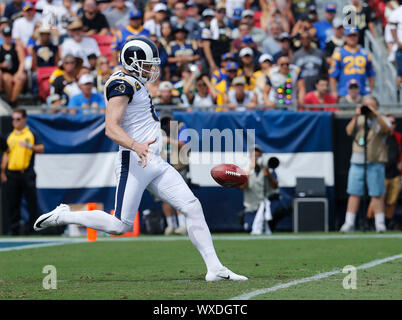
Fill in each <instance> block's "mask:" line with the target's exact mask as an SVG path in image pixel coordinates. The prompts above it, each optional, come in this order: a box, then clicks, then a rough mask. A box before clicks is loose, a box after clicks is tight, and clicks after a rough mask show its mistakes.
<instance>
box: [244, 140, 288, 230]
mask: <svg viewBox="0 0 402 320" xmlns="http://www.w3.org/2000/svg"><path fill="white" fill-rule="evenodd" d="M262 155H263V153H262V149H261V147H260V146H258V145H254V146H253V147H252V148H251V152H250V166H249V169H248V171H247V174H248V181H247V182H246V183H245V184H243V185H241V186H240V187H239V188H240V189H242V190H244V202H243V205H244V208H245V209H244V219H243V220H244V223H243V226H244V230H245V231H247V232H250V231H251V234H254V235H259V234H262V233H263V232H264V233H265V234H271V233H272V231H271V230H274V228H275V226H276V224H277V223H278V222H279V220H280V219H282V218H283V217H284V216H285V215H286V214H287V213H288V212H289V210H287V208H288V206H287V205H286V204H285V203H284V202H283V201H282V199H281V196H280V195H279V190H278V180H277V176H276V173H275V169H276V168H277V167H278V166H279V160H278V158H276V157H271V158H270V159H269V160H266V159H265V158H264V157H263V156H262Z"/></svg>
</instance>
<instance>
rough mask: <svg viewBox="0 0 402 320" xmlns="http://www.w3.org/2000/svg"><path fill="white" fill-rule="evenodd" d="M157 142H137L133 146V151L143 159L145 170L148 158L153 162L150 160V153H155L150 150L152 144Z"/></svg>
mask: <svg viewBox="0 0 402 320" xmlns="http://www.w3.org/2000/svg"><path fill="white" fill-rule="evenodd" d="M155 141H156V138H155V139H153V140H151V141H147V142H144V143H140V142H135V143H134V145H133V150H134V151H135V152H136V153H137V154H138V156H139V157H140V159H141V162H142V167H143V168H145V166H146V165H147V158H148V159H149V160H151V159H150V158H149V155H148V154H149V153H153V151H152V150H151V149H150V148H149V146H150V145H151V144H153V143H154V142H155Z"/></svg>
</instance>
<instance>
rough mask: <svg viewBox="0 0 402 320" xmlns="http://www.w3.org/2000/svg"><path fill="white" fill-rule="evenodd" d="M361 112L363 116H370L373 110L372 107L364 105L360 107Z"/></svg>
mask: <svg viewBox="0 0 402 320" xmlns="http://www.w3.org/2000/svg"><path fill="white" fill-rule="evenodd" d="M360 113H361V114H362V115H363V116H368V115H369V114H370V113H371V110H370V108H369V107H368V106H366V105H362V107H361V108H360Z"/></svg>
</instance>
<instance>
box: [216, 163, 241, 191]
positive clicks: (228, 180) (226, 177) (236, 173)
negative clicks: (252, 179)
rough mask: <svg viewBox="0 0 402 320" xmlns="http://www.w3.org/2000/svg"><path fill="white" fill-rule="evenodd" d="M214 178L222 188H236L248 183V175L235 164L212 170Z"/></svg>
mask: <svg viewBox="0 0 402 320" xmlns="http://www.w3.org/2000/svg"><path fill="white" fill-rule="evenodd" d="M211 176H212V178H213V179H214V180H215V181H216V182H217V183H219V184H220V185H221V186H223V187H226V188H236V187H238V186H240V185H242V184H244V183H246V182H247V179H248V178H247V174H246V173H245V172H244V170H243V169H241V168H239V167H238V166H236V165H234V164H220V165H218V166H216V167H213V168H212V169H211Z"/></svg>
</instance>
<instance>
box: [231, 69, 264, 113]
mask: <svg viewBox="0 0 402 320" xmlns="http://www.w3.org/2000/svg"><path fill="white" fill-rule="evenodd" d="M245 87H246V79H244V77H236V78H234V79H233V81H232V87H231V89H230V90H229V92H227V93H225V98H224V101H225V104H227V105H228V106H229V110H237V111H245V110H246V109H255V107H256V105H257V96H256V95H255V94H254V92H253V91H251V90H246V89H245Z"/></svg>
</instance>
